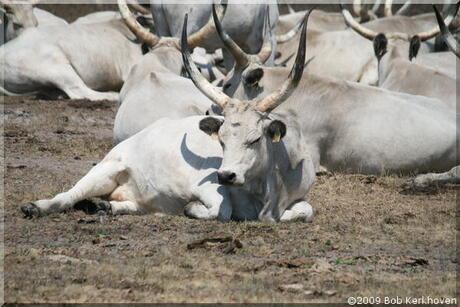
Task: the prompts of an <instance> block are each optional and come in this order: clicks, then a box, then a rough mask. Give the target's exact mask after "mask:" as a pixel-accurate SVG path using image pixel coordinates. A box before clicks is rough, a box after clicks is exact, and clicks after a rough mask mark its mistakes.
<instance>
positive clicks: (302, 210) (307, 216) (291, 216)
mask: <svg viewBox="0 0 460 307" xmlns="http://www.w3.org/2000/svg"><path fill="white" fill-rule="evenodd" d="M313 216H314V212H313V208H312V206H311V205H310V204H309V203H307V202H306V201H304V200H303V201H299V202H297V203H294V204H293V205H292V206H291V207H290V208H289V209H288V210H286V211H284V213H283V215H282V216H281V219H280V221H281V222H292V221H302V222H306V223H309V222H311V221H313Z"/></svg>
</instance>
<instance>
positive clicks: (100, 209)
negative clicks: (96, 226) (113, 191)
mask: <svg viewBox="0 0 460 307" xmlns="http://www.w3.org/2000/svg"><path fill="white" fill-rule="evenodd" d="M92 201H93V203H94V205H95V206H96V214H97V215H100V216H104V215H112V205H111V204H110V202H109V201H107V200H102V199H97V200H94V199H92Z"/></svg>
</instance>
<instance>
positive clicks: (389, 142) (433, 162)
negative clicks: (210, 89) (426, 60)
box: [216, 20, 458, 174]
mask: <svg viewBox="0 0 460 307" xmlns="http://www.w3.org/2000/svg"><path fill="white" fill-rule="evenodd" d="M217 22H218V20H216V23H217ZM216 28H217V29H219V27H218V25H217V24H216ZM219 33H221V32H219ZM222 39H223V41H224V42H226V46H228V49H229V50H232V51H234V50H235V49H234V44H235V43H234V42H232V41H229V40H231V38H230V37H229V36H228V35H223V36H222ZM236 56H239V54H238V53H237V54H236ZM313 61H315V60H313ZM287 74H288V71H286V69H284V68H279V67H276V68H275V67H264V66H262V65H261V64H260V63H258V62H257V61H252V62H250V63H249V64H248V65H247V67H246V68H245V69H244V70H243V71H242V72H241V74H240V75H239V78H233V79H231V78H230V79H229V80H231V82H233V83H234V84H237V86H236V88H235V89H234V97H235V98H237V99H264V98H265V97H267V95H269V93H271V92H272V91H273V90H276V88H277V86H278V84H280V82H281V81H282V80H284V78H286V75H287ZM226 87H227V84H224V88H226ZM276 113H277V114H280V115H283V116H284V117H290V116H291V117H292V116H295V117H297V118H299V123H300V124H301V129H302V132H303V134H304V136H305V140H306V143H305V148H307V149H308V152H309V153H310V155H311V156H312V158H313V162H314V164H315V168H316V169H318V167H319V165H320V164H321V165H322V166H325V167H326V168H327V169H328V170H331V171H347V172H353V173H356V172H358V173H367V174H381V173H386V172H395V173H413V172H429V171H446V170H449V169H450V168H452V167H453V166H455V165H456V162H457V158H458V148H457V141H458V138H457V134H458V128H457V125H456V115H455V112H452V108H451V107H449V106H447V105H446V104H444V103H443V102H442V101H440V100H438V99H433V98H428V97H424V96H416V95H409V94H403V93H397V92H392V91H388V90H385V89H380V88H375V87H370V86H366V85H362V84H359V83H354V82H347V81H342V80H337V79H334V78H328V77H324V76H319V75H315V74H311V73H310V72H309V71H307V72H306V73H304V75H303V77H302V80H301V81H300V84H299V88H298V89H297V91H296V92H295V93H294V94H293V95H292V96H291V97H290V98H289V99H287V101H286V102H285V103H283V104H282V105H281V106H280V107H279V108H278V109H276Z"/></svg>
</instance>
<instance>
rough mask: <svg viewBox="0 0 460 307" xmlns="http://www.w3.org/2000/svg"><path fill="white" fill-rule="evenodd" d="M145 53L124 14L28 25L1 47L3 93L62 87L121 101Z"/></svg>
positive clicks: (71, 93)
mask: <svg viewBox="0 0 460 307" xmlns="http://www.w3.org/2000/svg"><path fill="white" fill-rule="evenodd" d="M142 54H143V52H142V46H141V44H140V43H138V42H136V37H135V36H134V35H133V34H132V33H131V31H130V30H129V29H128V28H127V26H126V25H125V24H124V22H123V20H121V19H118V20H112V21H108V22H102V23H93V24H70V25H65V26H50V27H37V28H29V29H26V30H25V31H24V32H23V33H22V34H21V36H19V37H18V38H16V39H14V40H12V41H10V42H8V43H7V44H5V45H3V46H1V47H0V70H1V71H2V72H3V74H2V75H1V76H0V92H2V93H4V94H6V95H31V94H37V93H41V94H47V93H49V92H50V91H52V90H59V91H61V92H64V93H65V94H67V96H68V97H69V98H72V99H89V100H103V99H108V100H118V93H116V92H118V91H119V90H120V89H121V87H122V85H123V82H124V81H125V80H126V77H127V76H128V73H129V70H130V69H131V67H132V66H133V65H134V64H135V63H136V62H137V61H138V60H139V59H140V58H141V57H142Z"/></svg>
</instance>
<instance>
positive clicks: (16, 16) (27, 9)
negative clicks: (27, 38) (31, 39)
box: [0, 0, 38, 39]
mask: <svg viewBox="0 0 460 307" xmlns="http://www.w3.org/2000/svg"><path fill="white" fill-rule="evenodd" d="M36 3H37V1H24V2H21V3H14V2H12V1H10V0H0V7H1V8H2V9H3V10H4V12H5V16H6V17H5V21H4V23H5V24H7V31H8V33H7V35H8V36H10V37H9V39H12V38H14V37H16V36H18V35H19V34H21V32H22V31H24V30H25V29H27V28H32V27H36V26H37V25H38V20H37V18H36V17H35V14H34V12H33V5H35V4H36Z"/></svg>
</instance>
